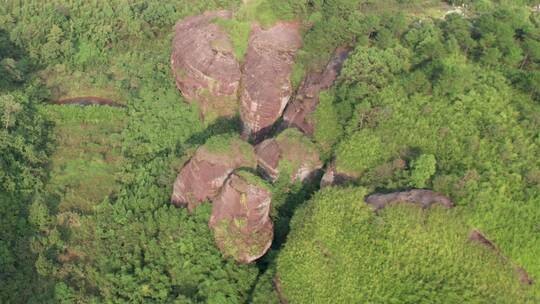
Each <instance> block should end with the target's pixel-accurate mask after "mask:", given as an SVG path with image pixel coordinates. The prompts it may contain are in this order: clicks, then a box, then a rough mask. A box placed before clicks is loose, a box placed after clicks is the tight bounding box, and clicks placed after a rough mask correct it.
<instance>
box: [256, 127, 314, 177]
mask: <svg viewBox="0 0 540 304" xmlns="http://www.w3.org/2000/svg"><path fill="white" fill-rule="evenodd" d="M255 154H256V156H257V165H258V167H259V169H260V170H261V171H262V172H263V174H264V175H265V176H266V177H268V178H269V179H270V180H271V181H272V182H275V181H276V180H277V179H278V178H279V174H280V170H282V169H286V170H288V171H290V179H291V182H294V181H301V182H305V181H308V180H310V179H311V178H312V177H313V176H315V175H316V174H317V173H318V172H319V171H320V170H321V168H322V166H323V164H322V162H321V160H320V158H319V153H318V152H317V149H316V148H315V145H314V144H313V143H312V142H311V141H309V139H307V138H306V137H305V136H304V135H303V134H301V133H300V132H299V131H298V130H296V129H287V130H285V131H283V132H282V133H281V134H280V135H279V136H277V138H275V139H274V138H272V139H267V140H265V141H263V142H262V143H260V144H258V145H257V146H256V147H255ZM282 162H284V163H283V165H285V166H286V167H282V166H280V164H282Z"/></svg>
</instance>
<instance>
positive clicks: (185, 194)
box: [171, 137, 256, 211]
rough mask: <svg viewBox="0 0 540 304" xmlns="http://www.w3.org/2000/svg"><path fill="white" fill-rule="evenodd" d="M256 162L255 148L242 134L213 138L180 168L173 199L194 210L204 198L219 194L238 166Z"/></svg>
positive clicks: (177, 203) (179, 205) (252, 164)
mask: <svg viewBox="0 0 540 304" xmlns="http://www.w3.org/2000/svg"><path fill="white" fill-rule="evenodd" d="M218 145H221V146H219V147H218ZM255 166H256V162H255V156H254V151H253V148H252V147H251V146H250V145H249V144H247V143H245V142H242V141H241V140H240V139H239V138H223V137H222V138H218V139H211V140H209V142H208V143H207V144H205V145H204V146H202V147H200V148H199V149H198V150H197V151H196V152H195V155H194V156H193V157H192V158H191V160H189V162H188V163H187V164H186V165H185V166H184V167H183V168H182V169H181V170H180V173H179V174H178V177H177V178H176V182H175V183H174V187H173V194H172V198H171V202H172V203H173V204H174V205H176V206H178V207H187V208H188V210H189V211H192V210H193V209H194V208H196V207H197V206H198V205H199V204H201V203H202V202H204V201H206V200H211V199H213V198H214V197H216V196H217V195H218V194H219V190H220V188H221V187H222V186H223V183H224V182H225V180H226V179H227V178H228V177H229V175H230V174H231V173H232V172H233V171H234V170H235V169H237V168H240V167H250V168H255Z"/></svg>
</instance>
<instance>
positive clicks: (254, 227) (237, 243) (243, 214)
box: [209, 171, 274, 263]
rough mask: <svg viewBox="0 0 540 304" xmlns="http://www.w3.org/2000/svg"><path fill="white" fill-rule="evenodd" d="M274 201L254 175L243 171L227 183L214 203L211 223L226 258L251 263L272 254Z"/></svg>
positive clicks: (264, 185) (266, 188)
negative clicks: (271, 217) (272, 212)
mask: <svg viewBox="0 0 540 304" xmlns="http://www.w3.org/2000/svg"><path fill="white" fill-rule="evenodd" d="M271 200H272V194H271V191H270V189H269V188H268V186H267V185H266V184H264V181H263V180H261V179H260V178H258V177H257V176H255V175H253V174H251V173H248V172H245V171H240V172H237V173H234V174H232V175H231V176H230V177H229V179H227V181H226V183H225V185H224V186H223V189H222V190H221V192H220V194H219V196H218V197H216V198H215V199H214V200H213V205H212V216H211V217H210V221H209V226H210V227H211V228H212V230H213V231H214V237H215V240H216V244H217V246H218V247H219V248H220V250H221V252H222V253H223V254H224V255H225V256H230V257H233V258H234V259H235V260H236V261H238V262H241V263H251V262H253V261H255V260H257V259H258V258H260V257H261V256H263V255H264V254H265V253H266V252H267V251H268V249H269V248H270V245H272V238H273V236H274V233H273V224H272V220H271V219H270V208H271Z"/></svg>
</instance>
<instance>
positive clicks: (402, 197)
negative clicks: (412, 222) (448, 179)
mask: <svg viewBox="0 0 540 304" xmlns="http://www.w3.org/2000/svg"><path fill="white" fill-rule="evenodd" d="M366 203H368V204H369V205H372V206H373V207H375V209H377V210H379V209H382V208H384V207H386V206H387V205H389V204H392V203H413V204H418V205H419V206H421V207H422V208H429V207H431V205H433V204H437V203H439V204H441V205H443V206H444V207H446V208H452V207H454V203H453V202H452V200H450V198H448V197H447V196H445V195H443V194H440V193H437V192H435V191H431V190H424V189H414V190H410V191H403V192H394V193H387V194H380V193H377V194H372V195H369V196H368V197H366Z"/></svg>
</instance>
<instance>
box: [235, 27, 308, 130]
mask: <svg viewBox="0 0 540 304" xmlns="http://www.w3.org/2000/svg"><path fill="white" fill-rule="evenodd" d="M301 44H302V40H301V36H300V26H299V24H298V23H293V22H278V23H277V24H276V25H274V26H273V27H271V28H269V29H263V28H261V27H260V26H259V25H257V24H254V25H253V26H252V30H251V37H250V40H249V46H248V50H247V54H246V57H245V64H244V71H243V75H242V91H241V97H240V99H241V100H240V101H241V102H240V117H241V119H242V122H243V127H244V131H243V135H244V136H245V137H251V138H252V139H254V140H255V141H257V139H260V138H261V137H263V136H264V135H265V133H266V132H267V131H268V130H269V129H270V128H271V127H272V125H273V124H274V123H275V122H276V121H277V120H278V118H280V117H281V115H282V114H283V111H284V109H285V107H286V105H287V103H288V102H289V99H290V98H291V95H292V91H293V89H292V85H291V81H290V75H291V72H292V68H293V64H294V57H295V55H296V51H297V50H298V49H299V48H300V46H301Z"/></svg>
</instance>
